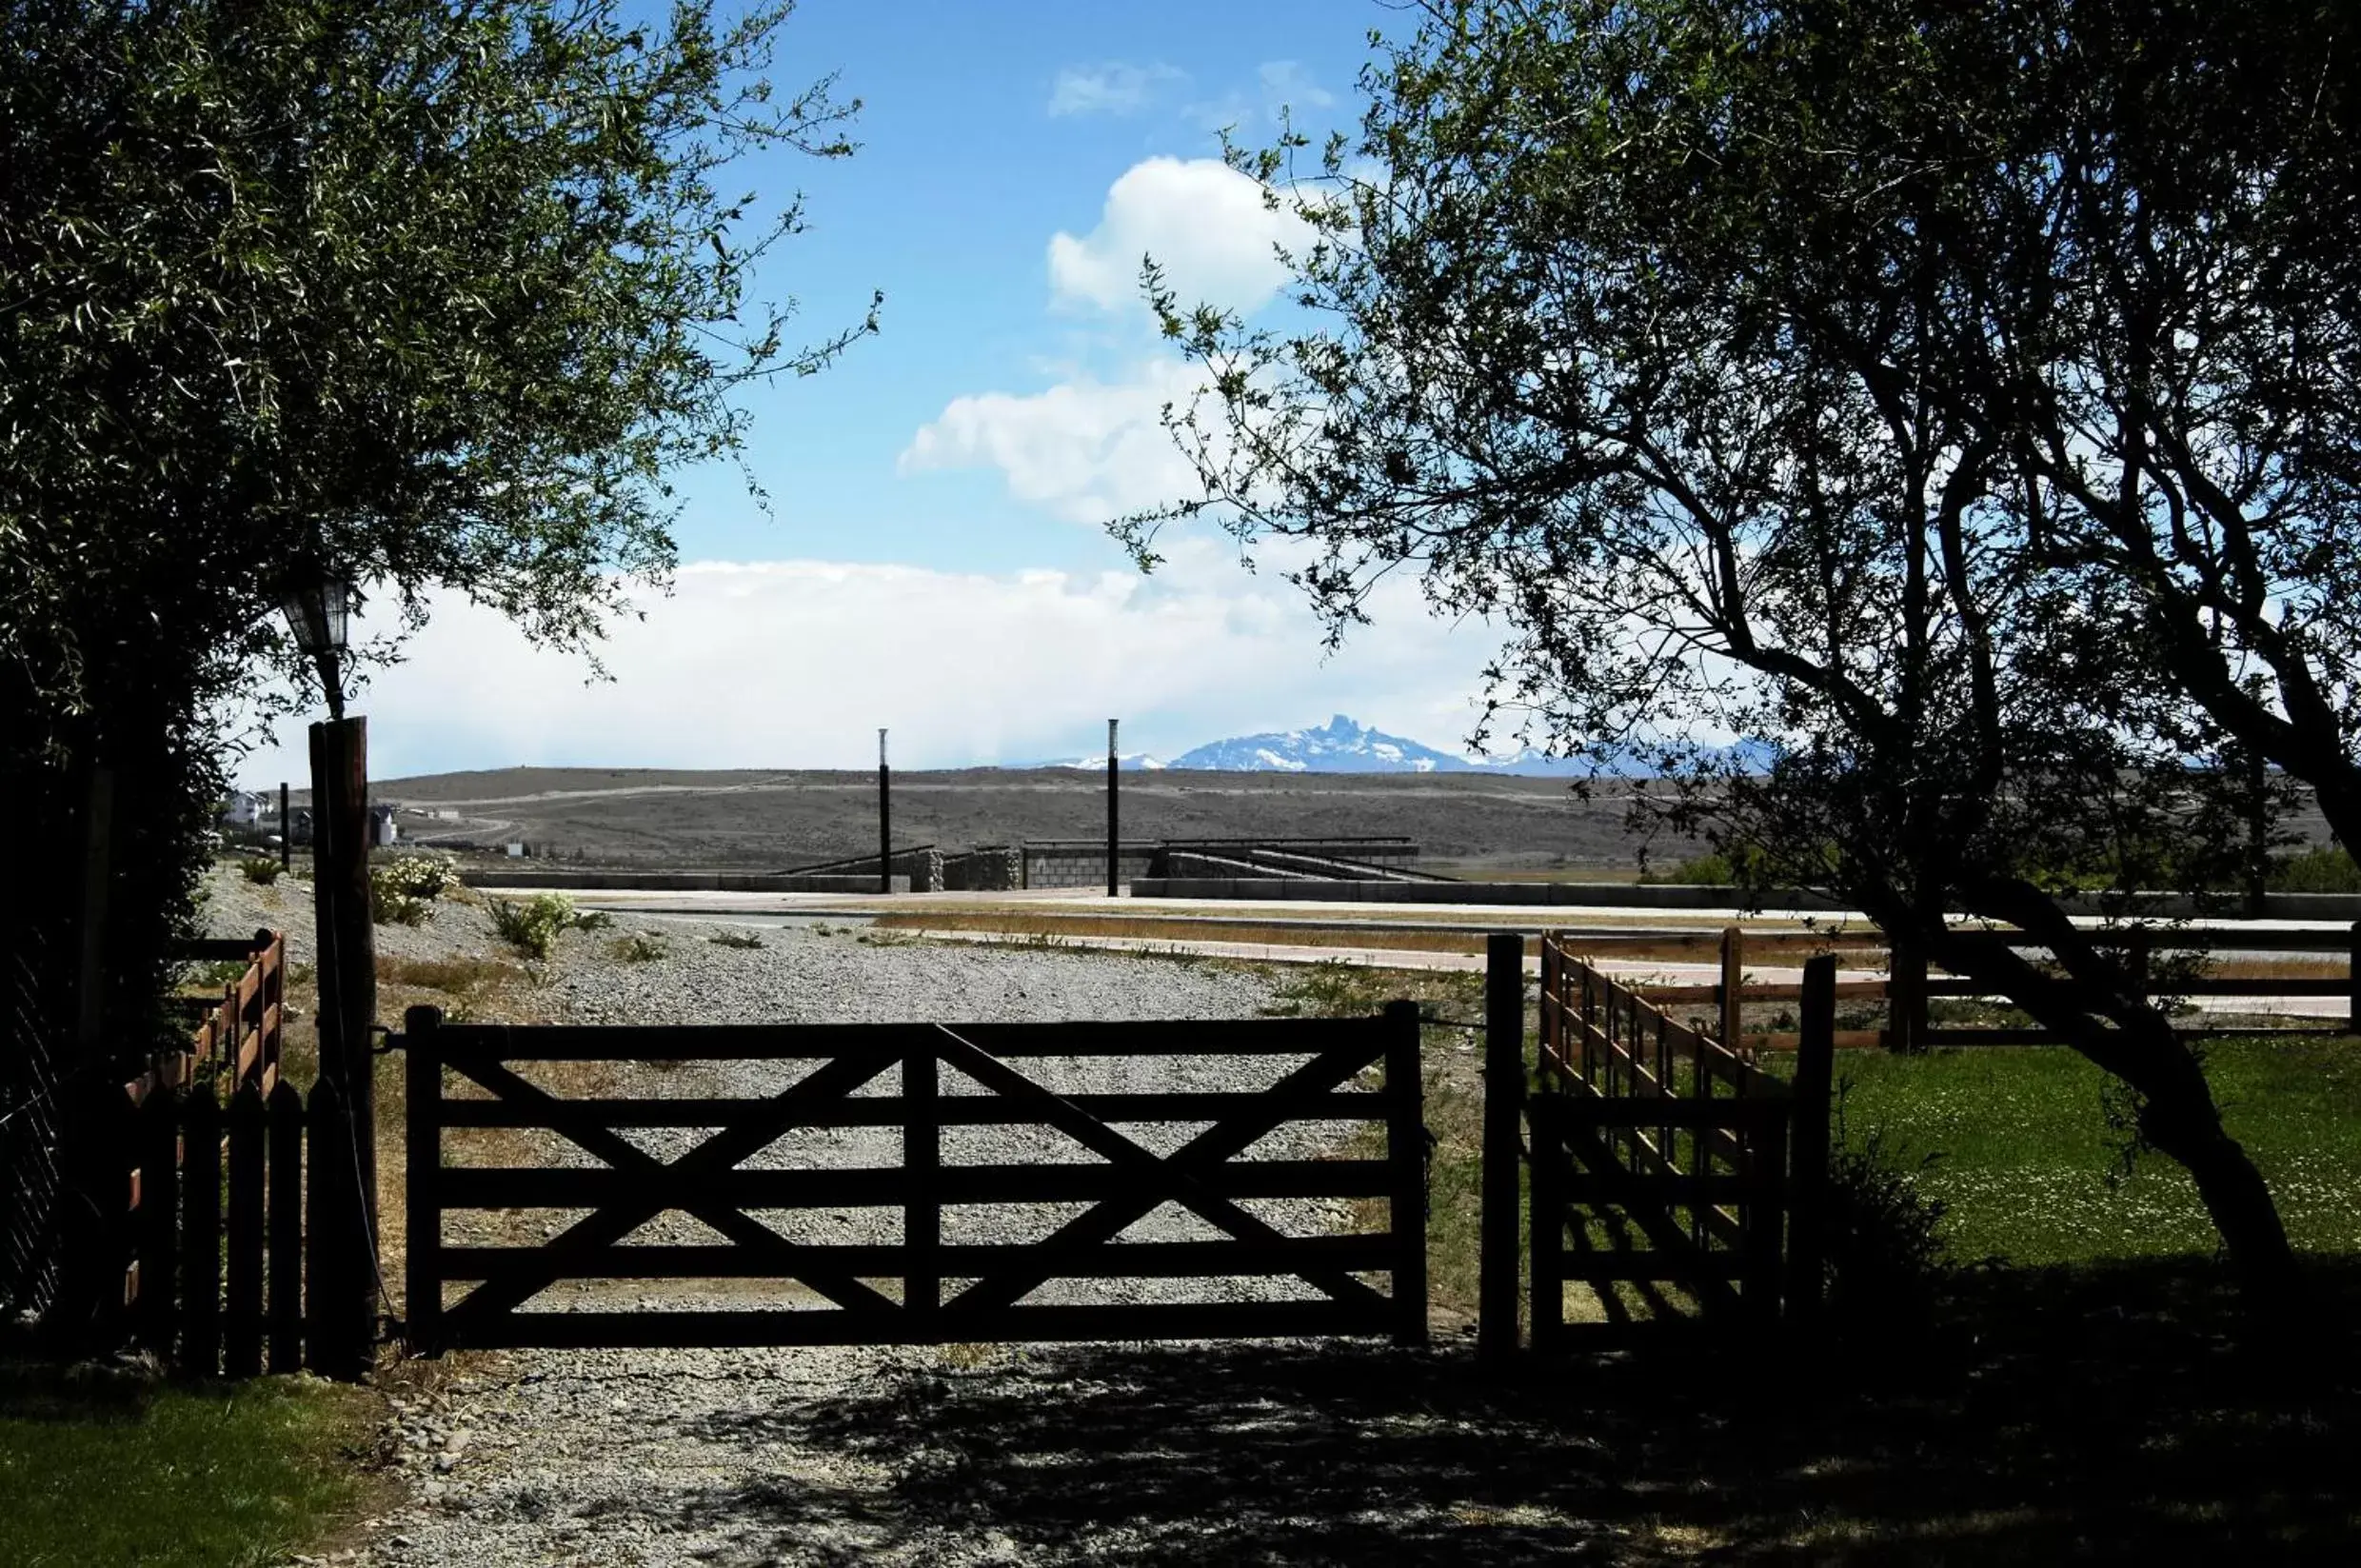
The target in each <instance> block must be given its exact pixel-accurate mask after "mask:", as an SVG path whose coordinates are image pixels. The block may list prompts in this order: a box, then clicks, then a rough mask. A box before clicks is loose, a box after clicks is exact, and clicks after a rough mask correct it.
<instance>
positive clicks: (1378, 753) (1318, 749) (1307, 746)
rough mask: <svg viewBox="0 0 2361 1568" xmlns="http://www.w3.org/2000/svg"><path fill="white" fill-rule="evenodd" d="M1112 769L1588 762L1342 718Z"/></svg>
mask: <svg viewBox="0 0 2361 1568" xmlns="http://www.w3.org/2000/svg"><path fill="white" fill-rule="evenodd" d="M1049 765H1051V766H1056V767H1104V766H1105V765H1106V759H1105V758H1104V757H1083V758H1078V759H1075V760H1073V761H1066V762H1059V763H1054V764H1049ZM1116 765H1117V766H1118V767H1120V768H1121V769H1122V770H1124V771H1126V772H1130V771H1141V770H1146V769H1153V768H1163V767H1188V768H1205V769H1210V770H1213V771H1218V772H1223V773H1516V774H1523V775H1528V776H1544V777H1549V776H1557V775H1572V774H1577V773H1585V772H1588V771H1589V770H1590V768H1589V764H1584V763H1576V762H1568V761H1567V760H1565V759H1564V758H1558V757H1551V756H1548V755H1546V754H1544V753H1542V752H1540V751H1537V750H1535V749H1534V748H1533V747H1531V746H1526V747H1524V748H1523V749H1521V750H1519V751H1518V752H1517V753H1516V754H1515V755H1513V756H1508V757H1468V756H1463V755H1460V754H1458V753H1456V752H1448V751H1438V750H1437V749H1436V748H1435V747H1433V746H1431V745H1428V744H1424V743H1423V742H1420V741H1413V740H1410V739H1409V738H1407V737H1406V736H1401V735H1388V734H1387V733H1385V731H1383V730H1381V729H1372V728H1371V727H1369V726H1368V725H1366V724H1359V723H1357V722H1355V721H1354V720H1353V719H1351V718H1349V717H1347V716H1346V715H1344V714H1341V713H1339V714H1337V715H1336V716H1335V717H1334V718H1331V719H1330V720H1329V721H1328V723H1327V724H1324V725H1321V726H1319V727H1318V728H1314V729H1286V730H1271V731H1268V732H1265V733H1263V734H1260V735H1233V736H1231V737H1230V738H1229V739H1227V740H1222V741H1209V742H1207V743H1206V744H1203V745H1200V746H1196V747H1194V748H1192V749H1190V750H1187V751H1184V752H1182V753H1181V755H1179V756H1178V757H1175V758H1173V759H1171V760H1170V761H1169V762H1167V761H1162V760H1160V759H1158V758H1155V757H1151V756H1148V755H1147V754H1145V753H1144V752H1135V753H1133V754H1131V755H1128V756H1123V757H1119V758H1118V759H1117V760H1116ZM1610 771H1612V770H1610Z"/></svg>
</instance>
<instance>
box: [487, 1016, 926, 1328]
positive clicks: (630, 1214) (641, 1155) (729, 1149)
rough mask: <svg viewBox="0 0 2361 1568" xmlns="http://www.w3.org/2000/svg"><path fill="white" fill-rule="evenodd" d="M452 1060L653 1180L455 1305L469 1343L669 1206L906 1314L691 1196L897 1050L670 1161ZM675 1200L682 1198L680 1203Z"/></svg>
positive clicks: (833, 1073) (593, 1149)
mask: <svg viewBox="0 0 2361 1568" xmlns="http://www.w3.org/2000/svg"><path fill="white" fill-rule="evenodd" d="M898 1060H899V1058H898V1057H897V1056H896V1055H895V1054H894V1053H892V1052H890V1051H886V1050H883V1049H876V1050H870V1051H863V1052H858V1053H848V1054H846V1055H844V1056H841V1057H838V1058H837V1059H836V1060H835V1061H833V1062H829V1063H828V1064H827V1065H825V1066H823V1067H821V1068H819V1069H817V1070H816V1071H814V1072H812V1073H810V1074H807V1075H806V1076H805V1077H804V1078H802V1079H799V1080H797V1081H796V1082H794V1083H793V1084H791V1085H789V1086H788V1087H787V1088H786V1089H784V1090H782V1091H781V1092H780V1093H779V1094H777V1095H774V1096H772V1097H771V1098H770V1099H769V1100H768V1101H766V1102H754V1103H755V1104H757V1105H759V1106H760V1107H761V1110H760V1113H759V1114H755V1115H749V1116H748V1117H747V1118H746V1119H745V1120H744V1121H740V1122H737V1123H735V1124H733V1125H731V1126H728V1127H724V1128H723V1129H721V1130H720V1131H718V1132H716V1133H714V1134H713V1136H712V1137H710V1138H707V1139H706V1140H705V1141H704V1142H702V1143H700V1144H698V1145H697V1146H696V1147H695V1148H693V1149H690V1150H689V1151H688V1152H687V1153H685V1154H684V1155H682V1156H681V1157H680V1158H679V1159H677V1160H674V1161H670V1162H669V1163H667V1162H665V1161H660V1160H658V1159H657V1158H656V1157H655V1156H653V1155H651V1154H648V1153H646V1152H645V1151H644V1150H642V1149H641V1148H640V1147H639V1146H638V1145H636V1144H634V1143H632V1142H631V1141H629V1140H628V1139H625V1138H623V1137H620V1136H619V1135H617V1134H616V1133H614V1132H612V1131H611V1130H609V1129H607V1128H605V1127H602V1126H599V1125H597V1124H596V1123H586V1122H583V1121H580V1120H579V1119H577V1118H571V1117H568V1116H566V1115H565V1101H564V1100H563V1099H561V1098H559V1097H558V1096H556V1095H552V1094H550V1093H549V1092H548V1091H547V1090H546V1089H543V1088H541V1087H539V1086H538V1085H536V1084H533V1083H530V1082H526V1080H524V1079H523V1078H520V1077H519V1076H517V1075H516V1074H515V1073H513V1072H511V1071H509V1070H508V1069H507V1068H506V1067H504V1066H501V1065H500V1064H499V1063H497V1062H491V1061H487V1060H486V1059H484V1058H482V1057H475V1056H472V1055H471V1054H470V1053H466V1052H456V1051H455V1052H451V1053H449V1054H448V1055H447V1056H446V1061H447V1062H449V1063H450V1065H452V1066H454V1067H456V1068H458V1069H459V1071H461V1072H462V1073H465V1074H466V1076H467V1077H469V1078H471V1079H474V1080H475V1081H476V1082H478V1083H480V1084H482V1085H483V1086H484V1087H485V1088H486V1089H489V1090H491V1091H492V1092H493V1093H494V1094H496V1095H500V1096H502V1097H503V1098H506V1099H514V1100H520V1101H524V1102H527V1103H530V1104H534V1105H537V1106H539V1107H540V1108H541V1109H543V1110H544V1111H546V1112H547V1113H548V1116H549V1121H548V1123H547V1125H548V1126H549V1127H550V1130H552V1131H554V1132H556V1133H558V1134H560V1135H561V1136H563V1137H565V1138H566V1139H568V1140H570V1141H573V1142H574V1143H575V1144H577V1145H578V1146H580V1147H581V1148H583V1149H584V1150H585V1151H586V1152H588V1153H589V1154H591V1155H594V1156H596V1157H597V1158H598V1159H600V1160H603V1161H606V1162H607V1163H608V1164H610V1165H613V1166H614V1167H615V1168H617V1169H618V1170H627V1171H636V1172H638V1173H639V1174H641V1175H644V1176H645V1177H647V1178H648V1190H647V1191H646V1192H645V1193H642V1194H640V1195H638V1196H635V1197H633V1198H631V1199H629V1200H627V1201H624V1202H619V1203H612V1204H609V1205H608V1206H607V1207H605V1208H603V1209H599V1210H596V1211H595V1212H593V1213H590V1214H587V1215H585V1216H584V1217H583V1218H582V1219H580V1220H578V1221H575V1222H574V1223H573V1224H571V1225H569V1226H567V1227H566V1228H565V1230H563V1231H561V1232H560V1233H559V1234H558V1235H556V1236H555V1237H552V1238H551V1239H550V1241H549V1242H548V1244H547V1245H546V1247H545V1248H544V1249H543V1250H542V1255H541V1257H540V1259H538V1260H536V1263H535V1266H534V1267H533V1268H532V1269H531V1270H529V1271H526V1272H524V1273H520V1274H518V1275H516V1276H514V1277H511V1278H507V1279H503V1280H486V1281H484V1282H483V1283H482V1284H480V1285H478V1286H477V1287H476V1288H475V1289H474V1290H472V1291H470V1292H468V1293H467V1295H466V1297H465V1298H464V1299H463V1300H459V1301H458V1302H456V1303H454V1304H453V1305H452V1306H451V1308H450V1310H449V1311H448V1313H446V1316H445V1319H444V1322H445V1325H446V1332H448V1333H450V1334H451V1336H452V1337H453V1338H458V1337H461V1336H464V1334H465V1332H466V1324H467V1323H468V1322H469V1321H471V1320H475V1319H478V1318H487V1317H492V1316H495V1315H497V1314H499V1313H503V1312H507V1311H511V1310H513V1309H514V1308H516V1307H517V1306H519V1305H521V1304H523V1303H524V1302H525V1301H526V1300H529V1299H531V1298H532V1297H533V1296H534V1295H536V1294H538V1293H539V1292H540V1291H542V1290H544V1289H545V1288H546V1287H547V1286H549V1285H551V1284H554V1283H556V1282H557V1280H560V1279H562V1278H564V1277H565V1273H566V1265H567V1264H569V1263H571V1262H574V1261H576V1260H580V1259H583V1258H585V1257H587V1256H589V1255H590V1254H592V1253H596V1252H600V1251H603V1250H605V1248H607V1247H611V1246H613V1245H614V1244H615V1243H617V1242H618V1241H622V1240H623V1239H624V1238H625V1236H628V1235H630V1234H631V1232H633V1231H634V1230H637V1229H638V1228H639V1227H640V1226H641V1225H643V1224H645V1223H646V1222H647V1221H649V1220H651V1219H653V1218H654V1217H655V1216H656V1215H658V1214H661V1213H662V1212H663V1211H664V1210H665V1209H667V1208H679V1209H682V1210H684V1211H685V1212H686V1213H689V1214H691V1215H694V1216H695V1217H696V1218H698V1219H699V1220H702V1221H704V1222H705V1223H706V1224H708V1225H711V1226H712V1227H713V1228H714V1229H715V1230H718V1231H720V1232H721V1233H722V1234H723V1235H724V1236H726V1237H728V1238H729V1239H730V1240H731V1241H736V1242H739V1243H740V1244H742V1245H745V1246H749V1247H754V1248H757V1249H760V1250H762V1251H764V1252H767V1253H775V1254H778V1255H779V1257H780V1260H781V1262H782V1263H783V1265H789V1266H786V1267H784V1268H783V1273H784V1274H787V1275H790V1276H792V1277H793V1278H796V1279H800V1280H803V1281H804V1283H805V1284H807V1285H809V1286H810V1287H811V1288H812V1289H813V1290H815V1291H818V1292H819V1293H820V1294H821V1295H823V1296H825V1297H827V1298H828V1299H829V1300H833V1301H835V1302H836V1303H837V1304H838V1305H840V1306H843V1307H848V1308H868V1309H872V1310H878V1311H884V1312H894V1311H899V1310H900V1308H899V1307H898V1306H897V1305H896V1304H895V1302H894V1301H893V1300H892V1299H891V1298H890V1297H887V1296H884V1295H883V1294H881V1293H880V1292H878V1291H876V1290H873V1289H871V1288H870V1287H869V1286H867V1285H864V1284H863V1283H862V1282H861V1281H860V1280H857V1279H854V1278H853V1277H852V1276H850V1275H848V1274H844V1273H842V1272H840V1271H837V1270H832V1269H823V1268H819V1267H815V1266H814V1265H813V1264H812V1262H811V1260H810V1259H809V1255H808V1252H807V1250H806V1249H804V1248H802V1247H799V1246H797V1245H796V1243H794V1242H792V1241H788V1240H787V1239H786V1238H785V1237H784V1236H782V1235H780V1234H779V1233H778V1232H777V1231H775V1230H773V1229H771V1228H770V1227H769V1226H768V1225H765V1224H764V1223H763V1222H762V1221H759V1220H757V1219H755V1218H754V1217H753V1216H751V1215H749V1214H747V1213H746V1212H745V1211H744V1210H743V1209H740V1208H736V1207H733V1206H730V1205H727V1204H723V1203H717V1202H713V1201H708V1200H705V1199H702V1198H698V1197H696V1196H694V1195H693V1194H691V1193H689V1192H688V1191H686V1190H685V1189H686V1187H687V1184H688V1183H689V1182H690V1181H692V1180H694V1179H695V1178H697V1177H701V1176H704V1175H706V1174H708V1173H710V1172H712V1171H715V1170H727V1169H729V1168H730V1167H731V1166H733V1165H736V1164H737V1163H738V1162H739V1161H742V1160H744V1159H746V1158H747V1157H748V1156H750V1155H753V1154H755V1153H758V1152H759V1151H761V1150H762V1149H764V1148H765V1147H767V1146H768V1145H769V1144H771V1143H772V1142H775V1141H777V1140H778V1139H779V1137H780V1136H781V1135H782V1134H784V1133H785V1132H787V1131H789V1130H791V1129H792V1128H793V1127H794V1125H795V1123H796V1119H797V1117H798V1116H799V1115H800V1114H801V1112H802V1111H803V1110H804V1107H805V1106H806V1105H807V1104H808V1103H810V1102H813V1101H815V1100H823V1099H832V1098H836V1097H839V1096H842V1095H845V1094H849V1093H851V1092H852V1091H853V1090H855V1089H858V1088H860V1087H861V1086H862V1085H863V1083H866V1082H869V1081H870V1080H871V1079H873V1078H875V1077H877V1075H878V1074H880V1073H882V1072H883V1071H884V1070H885V1069H886V1068H887V1067H888V1066H891V1065H892V1064H893V1063H894V1062H896V1061H898ZM568 1123H571V1124H570V1125H569V1124H568ZM676 1198H677V1199H678V1200H679V1201H674V1200H675V1199H676Z"/></svg>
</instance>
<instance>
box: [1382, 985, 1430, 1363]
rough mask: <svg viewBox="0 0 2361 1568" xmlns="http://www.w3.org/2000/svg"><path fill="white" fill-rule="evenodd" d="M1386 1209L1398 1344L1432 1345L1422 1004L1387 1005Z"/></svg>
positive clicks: (1396, 1003) (1395, 1328)
mask: <svg viewBox="0 0 2361 1568" xmlns="http://www.w3.org/2000/svg"><path fill="white" fill-rule="evenodd" d="M1385 1095H1386V1100H1387V1105H1386V1126H1385V1143H1386V1153H1387V1155H1388V1157H1389V1159H1390V1160H1391V1161H1392V1164H1393V1173H1392V1174H1393V1181H1391V1183H1390V1186H1391V1188H1392V1192H1391V1194H1390V1195H1389V1197H1388V1198H1387V1201H1386V1206H1387V1210H1388V1212H1389V1214H1390V1216H1391V1223H1392V1226H1393V1231H1394V1247H1395V1252H1394V1342H1395V1343H1396V1344H1398V1345H1422V1344H1424V1343H1426V1089H1425V1084H1424V1082H1422V1081H1421V1079H1420V1077H1419V1004H1418V1003H1417V1002H1387V1003H1386V1004H1385Z"/></svg>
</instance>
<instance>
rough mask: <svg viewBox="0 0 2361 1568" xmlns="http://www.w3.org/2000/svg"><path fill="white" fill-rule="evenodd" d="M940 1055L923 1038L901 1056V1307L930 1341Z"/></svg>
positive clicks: (935, 1300)
mask: <svg viewBox="0 0 2361 1568" xmlns="http://www.w3.org/2000/svg"><path fill="white" fill-rule="evenodd" d="M939 1068H940V1059H939V1058H938V1057H937V1056H936V1054H935V1048H934V1046H933V1044H932V1043H931V1042H923V1041H922V1042H920V1043H918V1044H914V1045H912V1046H911V1047H910V1050H909V1052H908V1054H907V1055H905V1056H904V1057H903V1059H902V1117H903V1120H902V1167H903V1181H904V1182H906V1183H907V1185H906V1186H905V1187H904V1189H903V1208H902V1245H903V1251H904V1252H905V1253H906V1254H907V1255H908V1256H909V1260H910V1261H909V1272H908V1273H907V1274H906V1275H904V1276H903V1282H902V1309H903V1312H905V1313H907V1314H909V1316H910V1328H911V1334H910V1338H911V1340H913V1341H914V1342H917V1343H922V1344H924V1343H931V1342H933V1340H935V1338H936V1337H937V1335H938V1334H939V1333H940V1332H941V1329H940V1327H939V1325H938V1320H939V1318H940V1316H941V1314H942V1177H941V1174H940V1173H941V1171H942V1105H941V1103H940V1102H938V1100H937V1098H936V1091H937V1088H938V1084H939V1079H940V1071H939Z"/></svg>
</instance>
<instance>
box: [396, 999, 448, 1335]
mask: <svg viewBox="0 0 2361 1568" xmlns="http://www.w3.org/2000/svg"><path fill="white" fill-rule="evenodd" d="M442 1028H443V1010H442V1009H441V1008H439V1007H412V1008H410V1009H409V1010H408V1011H407V1012H405V1013H404V1014H403V1015H402V1070H403V1073H404V1077H403V1080H402V1082H403V1089H404V1098H405V1099H406V1100H407V1102H408V1103H407V1108H406V1110H405V1112H404V1115H405V1117H406V1118H407V1125H406V1127H405V1129H404V1131H405V1141H404V1144H403V1167H402V1192H403V1206H404V1207H405V1208H406V1209H407V1210H408V1216H407V1221H406V1225H407V1229H406V1230H405V1232H404V1235H403V1242H402V1247H403V1253H402V1260H403V1265H404V1266H403V1270H402V1320H403V1332H404V1335H405V1337H406V1338H407V1340H409V1346H410V1352H411V1354H413V1355H417V1356H435V1355H440V1354H441V1353H442V1349H443V1274H442V1260H441V1259H440V1257H439V1256H438V1254H439V1253H440V1252H441V1251H442V1247H443V1210H442V1208H441V1206H440V1204H439V1202H438V1199H439V1198H440V1196H441V1195H440V1194H439V1193H438V1192H437V1191H436V1190H435V1185H436V1182H437V1181H438V1180H439V1178H440V1175H441V1171H442V1166H443V1042H442V1038H441V1036H442Z"/></svg>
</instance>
